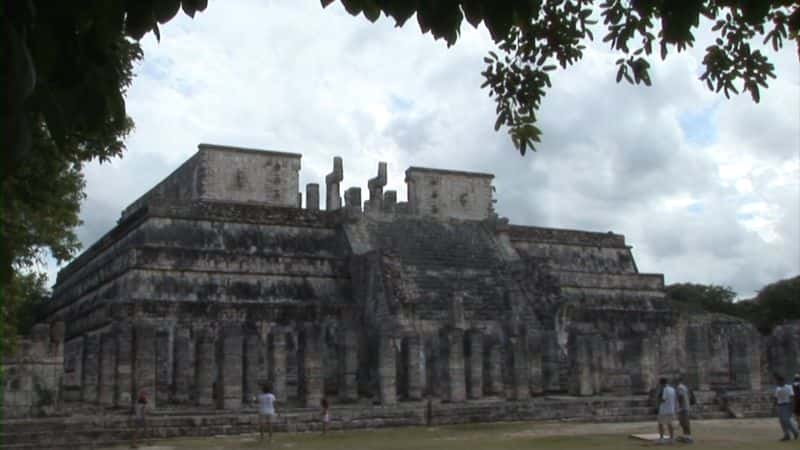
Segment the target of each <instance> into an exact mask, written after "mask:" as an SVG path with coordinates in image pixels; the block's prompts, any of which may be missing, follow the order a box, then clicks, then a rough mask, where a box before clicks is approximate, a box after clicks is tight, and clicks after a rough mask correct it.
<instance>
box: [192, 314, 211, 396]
mask: <svg viewBox="0 0 800 450" xmlns="http://www.w3.org/2000/svg"><path fill="white" fill-rule="evenodd" d="M195 350H196V351H195V359H194V361H195V371H194V380H195V381H194V385H195V391H196V392H197V394H196V397H195V402H197V405H198V406H212V405H214V378H215V375H214V374H215V373H216V371H217V367H216V366H217V365H216V354H217V353H216V349H215V344H214V336H213V335H212V334H211V332H210V331H208V330H200V331H199V332H198V336H197V343H196V345H195Z"/></svg>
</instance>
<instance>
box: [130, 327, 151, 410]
mask: <svg viewBox="0 0 800 450" xmlns="http://www.w3.org/2000/svg"><path fill="white" fill-rule="evenodd" d="M134 333H135V334H134V339H135V340H134V347H135V351H134V355H135V356H134V377H133V378H134V379H133V382H134V385H135V394H136V395H135V396H134V398H133V400H134V401H135V400H136V398H137V397H138V396H139V393H141V392H142V391H144V392H145V394H146V395H147V398H148V400H149V401H148V406H149V407H150V408H155V407H156V396H155V393H156V328H155V327H154V326H153V325H152V324H150V323H147V322H138V323H137V324H136V325H135V328H134Z"/></svg>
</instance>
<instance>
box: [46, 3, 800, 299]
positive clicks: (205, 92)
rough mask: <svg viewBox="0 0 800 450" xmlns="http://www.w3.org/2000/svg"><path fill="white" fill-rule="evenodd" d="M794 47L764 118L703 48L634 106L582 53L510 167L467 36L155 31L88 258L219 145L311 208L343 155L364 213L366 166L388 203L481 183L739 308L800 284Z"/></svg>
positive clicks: (764, 106)
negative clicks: (133, 207) (772, 286)
mask: <svg viewBox="0 0 800 450" xmlns="http://www.w3.org/2000/svg"><path fill="white" fill-rule="evenodd" d="M789 45H790V47H791V48H789V49H787V50H785V51H784V52H782V53H780V54H779V55H777V57H776V58H775V61H774V62H775V63H776V67H777V70H778V74H779V78H778V80H775V81H773V82H772V83H771V87H770V89H769V90H767V91H765V92H764V93H763V95H762V101H761V103H760V104H758V105H754V104H753V103H752V102H751V101H750V99H749V97H747V96H740V97H738V98H735V99H733V100H730V101H726V100H724V97H721V96H719V95H714V94H713V93H710V92H708V91H707V90H706V89H705V87H704V86H703V85H702V84H701V83H700V82H699V81H698V80H697V74H698V73H699V71H700V62H701V60H702V56H703V55H702V53H701V51H700V50H693V51H690V52H684V53H681V54H678V55H672V56H671V57H670V58H669V59H668V60H667V61H664V62H661V61H656V62H655V64H654V70H653V74H652V77H653V81H654V85H653V87H650V88H645V87H633V86H628V85H626V84H616V83H615V82H614V75H615V71H614V60H615V59H616V58H617V56H616V55H613V54H611V53H610V52H609V51H608V50H607V48H606V46H605V45H603V44H602V43H596V44H594V45H591V46H590V48H589V49H588V50H587V52H586V56H585V58H584V60H583V61H582V62H581V63H579V64H578V65H576V66H575V67H573V68H572V69H570V70H568V71H566V72H560V71H559V72H557V73H555V74H554V76H553V84H554V85H553V89H551V90H550V91H549V92H548V94H547V97H546V98H545V101H544V103H543V105H542V109H541V111H540V121H541V123H540V125H541V128H542V130H543V131H544V136H543V142H542V143H541V145H540V146H539V151H538V152H536V153H533V154H528V155H526V156H525V157H520V156H519V154H518V153H516V151H515V150H514V149H513V148H512V146H511V144H510V142H509V139H508V137H507V135H506V134H505V133H504V132H500V133H495V132H494V131H493V128H492V126H493V124H494V103H493V102H492V100H491V99H489V98H488V96H487V91H485V90H481V89H480V88H479V87H480V84H481V83H482V78H481V76H480V72H481V70H482V69H483V62H482V59H483V56H484V55H485V53H486V52H487V51H488V50H490V49H491V48H492V44H491V40H490V39H489V37H488V32H486V30H484V29H479V30H474V29H472V28H471V27H469V26H468V25H465V26H464V28H463V29H462V34H461V38H460V39H459V41H458V43H457V44H456V45H455V46H453V47H451V48H447V47H446V45H445V43H444V42H442V41H434V40H433V39H432V37H431V36H430V35H421V34H420V32H419V29H418V27H417V25H416V23H415V21H414V20H413V19H412V20H410V21H409V23H408V24H406V25H405V26H404V27H403V28H400V29H397V28H395V27H394V23H393V21H391V20H389V19H386V18H382V19H380V20H379V21H378V22H377V23H375V24H371V23H369V22H367V21H366V20H365V19H363V17H358V18H353V17H351V16H349V15H348V14H347V13H346V12H345V11H344V10H343V8H342V7H341V5H340V4H339V3H338V2H337V3H335V4H334V5H332V6H331V7H329V8H327V9H322V8H320V7H319V5H318V4H315V3H313V2H309V3H306V2H261V1H255V0H251V1H233V0H231V1H226V2H212V3H211V4H210V5H209V8H208V10H207V11H206V12H205V13H203V14H200V15H198V16H197V17H196V18H195V19H194V20H191V19H188V18H186V17H183V16H179V17H178V18H176V19H175V20H173V21H172V22H170V23H169V24H167V25H166V26H164V27H163V29H162V39H161V42H160V43H156V42H155V40H154V38H153V37H152V36H148V37H146V38H145V40H144V42H143V46H144V49H145V60H144V62H143V63H142V65H141V66H140V67H139V68H138V70H137V74H138V76H137V78H136V79H135V80H134V84H133V86H132V87H131V89H130V93H129V95H128V109H129V112H130V114H131V116H132V117H133V119H134V120H135V122H136V125H137V128H136V131H135V132H134V133H133V134H132V136H131V138H130V139H129V141H128V151H127V152H126V155H125V157H124V158H123V159H121V160H115V161H114V162H113V163H112V164H106V165H102V166H99V165H94V164H92V165H89V166H88V167H87V181H88V184H87V194H88V198H87V200H86V202H85V204H84V209H83V213H82V215H83V219H84V221H85V225H84V226H83V227H82V228H81V229H80V230H79V235H80V237H81V239H82V240H83V242H84V244H85V245H87V246H88V245H90V244H91V243H92V242H93V241H94V240H95V239H96V238H97V237H99V235H100V234H102V233H103V232H104V231H107V230H108V229H110V228H111V226H113V224H114V222H115V221H116V219H117V218H118V216H119V211H121V210H122V209H123V208H124V207H125V206H126V205H127V204H128V203H130V202H131V201H133V200H134V199H135V198H136V197H138V196H139V195H141V194H142V193H144V192H145V191H146V190H147V189H149V188H150V187H151V186H153V185H154V184H155V183H156V182H157V181H158V180H160V179H161V178H163V177H164V176H166V175H168V174H169V173H170V172H171V171H172V170H173V169H174V168H175V167H177V165H178V164H180V162H181V161H183V160H184V159H186V158H187V157H189V156H190V155H191V154H193V153H194V152H195V151H196V146H197V144H198V143H200V142H213V143H222V144H229V145H241V146H249V147H257V148H266V149H275V150H284V151H291V152H298V153H303V170H302V172H301V183H302V184H303V185H304V184H305V183H307V182H318V183H320V184H321V185H322V186H323V191H324V175H325V174H326V173H327V172H329V171H330V169H331V159H332V158H333V156H335V155H339V156H342V157H343V158H344V168H345V180H344V185H343V187H344V188H347V187H349V186H353V185H356V186H361V187H362V193H363V194H362V195H363V197H364V198H366V196H367V191H366V181H367V179H368V178H370V177H373V176H374V175H375V173H376V168H377V163H378V161H387V162H388V163H389V186H388V188H390V189H397V190H398V191H399V195H400V197H401V198H404V196H405V189H404V186H403V171H404V170H405V169H406V168H407V167H408V166H410V165H417V166H432V167H441V168H453V169H463V170H473V171H482V172H491V173H494V174H495V175H496V179H495V185H496V186H497V197H498V204H497V210H498V212H499V213H500V214H501V215H504V216H508V217H509V218H511V219H512V221H513V222H515V223H520V224H527V225H541V226H553V227H562V228H581V229H588V230H597V231H608V230H613V231H615V232H620V233H623V234H625V235H626V238H627V240H628V242H629V243H630V244H632V245H634V246H635V247H634V252H635V256H636V258H637V262H638V266H639V268H640V270H641V271H643V272H658V273H664V274H665V277H666V280H667V282H668V283H672V282H680V281H693V282H703V283H716V284H723V285H730V286H732V287H733V288H734V289H735V290H737V291H738V292H739V293H740V294H741V295H742V296H749V295H751V294H752V293H753V292H754V291H755V290H757V289H758V288H760V287H761V286H763V285H764V284H766V283H768V282H771V281H774V280H776V279H778V278H782V277H787V276H790V275H795V274H797V273H800V248H799V247H798V242H799V241H800V211H799V210H798V203H800V182H798V180H799V179H800V160H798V151H800V125H798V124H799V123H800V120H799V119H800V101H797V100H798V99H800V76H799V75H798V70H797V64H796V60H795V59H794V58H795V54H796V52H795V50H796V49H795V48H794V47H793V46H794V44H789ZM790 99H795V101H790ZM322 194H323V198H324V192H323V193H322ZM51 268H52V266H51Z"/></svg>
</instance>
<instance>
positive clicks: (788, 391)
mask: <svg viewBox="0 0 800 450" xmlns="http://www.w3.org/2000/svg"><path fill="white" fill-rule="evenodd" d="M775 384H776V385H777V386H776V387H775V407H776V408H777V409H778V420H780V422H781V429H782V430H783V438H782V439H781V440H782V441H788V440H790V439H791V437H790V436H789V433H791V434H793V435H794V439H795V440H797V437H798V436H800V431H798V430H797V426H796V425H795V424H794V422H792V406H793V405H794V401H793V400H794V390H793V389H792V386H791V385H790V384H788V383H786V380H785V379H784V378H783V377H782V376H780V375H775Z"/></svg>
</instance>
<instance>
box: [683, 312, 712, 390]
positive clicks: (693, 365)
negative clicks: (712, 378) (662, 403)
mask: <svg viewBox="0 0 800 450" xmlns="http://www.w3.org/2000/svg"><path fill="white" fill-rule="evenodd" d="M686 359H687V364H686V382H687V383H688V384H689V386H690V387H692V388H694V389H697V390H698V391H707V390H709V389H710V386H709V381H708V361H709V343H708V329H707V328H706V327H704V326H700V325H692V326H689V327H687V328H686Z"/></svg>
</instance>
